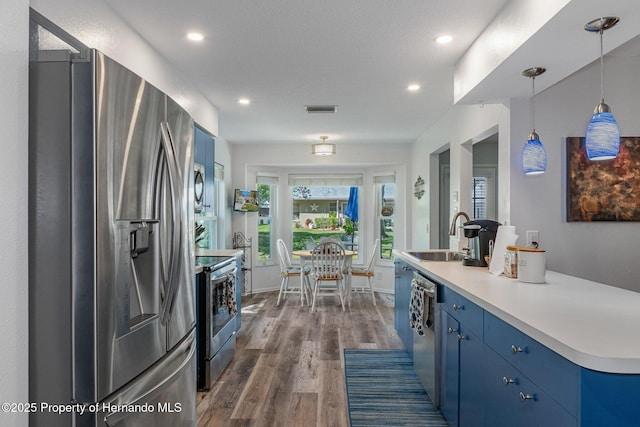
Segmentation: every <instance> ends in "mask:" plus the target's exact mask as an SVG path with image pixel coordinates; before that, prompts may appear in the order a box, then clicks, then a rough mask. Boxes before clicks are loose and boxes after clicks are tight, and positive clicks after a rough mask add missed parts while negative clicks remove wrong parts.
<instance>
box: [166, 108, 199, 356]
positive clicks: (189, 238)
mask: <svg viewBox="0 0 640 427" xmlns="http://www.w3.org/2000/svg"><path fill="white" fill-rule="evenodd" d="M166 118H167V120H166V126H167V131H168V133H169V135H170V138H171V142H172V144H173V147H174V150H175V158H176V163H177V167H178V171H179V176H178V182H177V184H178V185H179V186H180V192H181V193H182V200H181V201H180V207H181V221H182V224H183V226H182V227H181V233H182V236H181V239H180V241H181V242H182V247H181V250H180V253H179V256H180V257H181V259H180V260H179V262H178V265H177V266H178V272H177V279H178V281H177V283H176V284H175V285H176V289H175V292H174V294H173V301H171V305H170V313H168V314H170V316H169V317H168V323H167V349H171V348H173V347H174V346H175V345H176V344H177V343H178V341H180V340H181V339H182V337H184V336H185V334H186V333H187V332H188V331H189V330H191V329H192V328H193V327H194V326H195V324H196V303H195V292H196V285H195V275H194V272H193V266H194V265H195V253H194V250H195V242H194V237H193V234H194V227H195V223H194V214H193V206H194V191H193V185H194V180H193V150H194V143H193V137H194V136H193V135H194V125H193V119H192V118H191V117H190V116H189V115H188V114H187V112H186V111H185V110H183V109H182V108H181V107H180V106H179V105H178V104H177V103H176V102H175V101H173V100H172V99H171V98H169V97H167V116H166Z"/></svg>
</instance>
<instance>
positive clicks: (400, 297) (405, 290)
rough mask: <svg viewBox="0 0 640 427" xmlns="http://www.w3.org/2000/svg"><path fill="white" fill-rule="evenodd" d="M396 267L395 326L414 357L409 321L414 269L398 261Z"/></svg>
mask: <svg viewBox="0 0 640 427" xmlns="http://www.w3.org/2000/svg"><path fill="white" fill-rule="evenodd" d="M394 267H395V306H394V326H395V328H396V332H398V336H399V337H400V340H401V341H402V343H403V344H404V347H405V348H406V349H407V352H408V353H409V356H411V357H413V330H412V329H411V324H410V321H409V301H410V299H411V281H412V280H413V272H414V269H413V268H411V267H409V265H408V264H407V263H405V262H402V261H396V262H395V264H394Z"/></svg>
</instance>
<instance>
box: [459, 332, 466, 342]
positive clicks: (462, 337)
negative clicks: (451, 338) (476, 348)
mask: <svg viewBox="0 0 640 427" xmlns="http://www.w3.org/2000/svg"><path fill="white" fill-rule="evenodd" d="M466 339H467V337H465V336H464V335H460V334H458V341H462V340H466Z"/></svg>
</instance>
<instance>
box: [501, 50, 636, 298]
mask: <svg viewBox="0 0 640 427" xmlns="http://www.w3.org/2000/svg"><path fill="white" fill-rule="evenodd" d="M639 69H640V58H638V57H635V58H624V57H617V56H613V57H606V58H605V79H606V80H605V100H606V102H607V104H609V106H610V107H611V109H612V111H613V114H614V116H615V117H616V120H617V122H618V125H619V127H620V133H621V135H623V136H638V135H640V120H638V117H639V116H640V101H639V100H640V85H638V77H637V70H639ZM540 78H544V76H543V77H540ZM599 98H600V67H599V62H598V61H596V63H594V64H592V65H590V66H589V67H586V68H584V69H582V70H581V71H579V72H577V73H576V74H574V75H573V76H571V77H569V78H567V79H565V80H563V81H562V82H560V83H558V84H556V85H555V86H552V87H550V88H549V89H547V90H545V91H544V92H542V93H540V94H538V96H537V97H536V131H537V133H538V134H539V135H540V138H541V140H542V142H543V144H544V146H545V148H546V150H547V156H548V159H549V162H548V167H547V172H546V173H545V174H544V175H540V176H534V177H529V176H525V175H523V174H522V173H513V174H512V186H513V191H512V192H511V206H512V214H511V217H512V219H513V223H514V225H516V226H517V230H518V234H520V235H521V236H523V237H524V233H525V231H526V230H539V231H540V243H541V245H542V247H543V248H545V249H546V250H547V264H548V268H549V269H551V270H556V271H560V272H563V273H567V274H570V275H573V276H578V277H583V278H587V279H591V280H594V281H597V282H601V283H606V284H610V285H614V286H619V287H622V288H626V289H632V290H635V291H638V292H640V281H639V280H638V273H639V271H640V270H638V260H640V225H639V224H638V223H637V222H636V223H632V222H626V223H625V222H593V223H586V222H570V223H568V222H566V210H565V203H566V192H565V185H566V184H565V182H566V178H565V175H566V164H565V162H566V157H565V138H566V137H567V136H584V132H585V129H586V127H587V123H588V121H589V119H590V118H591V114H592V113H593V108H594V107H595V106H596V104H597V103H598V102H599ZM521 104H524V105H521V106H520V107H521V108H519V109H518V111H516V109H512V117H513V118H514V120H513V124H514V128H513V135H514V137H513V143H512V156H511V164H512V169H513V170H514V171H516V170H517V168H518V167H519V165H520V163H519V161H520V159H519V155H520V151H521V150H522V145H523V144H524V142H525V138H526V136H527V135H528V133H529V132H530V130H529V129H528V127H527V126H529V121H528V119H525V118H523V116H524V117H527V114H528V111H529V110H528V106H527V105H526V104H527V103H526V102H524V103H521ZM518 116H520V118H521V119H520V120H517V117H518ZM516 121H519V123H517V124H516V123H515V122H516ZM516 135H518V136H520V138H516Z"/></svg>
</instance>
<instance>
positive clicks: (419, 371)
mask: <svg viewBox="0 0 640 427" xmlns="http://www.w3.org/2000/svg"><path fill="white" fill-rule="evenodd" d="M413 284H416V285H418V286H419V287H422V288H423V292H424V294H423V295H424V313H423V317H424V326H423V329H422V330H423V332H424V334H423V335H418V333H416V332H415V330H414V332H413V369H414V370H415V372H416V375H417V376H418V378H420V382H421V383H422V386H423V387H424V389H425V390H426V391H427V394H428V395H429V397H430V398H431V401H432V402H433V404H434V405H435V406H436V407H438V408H439V407H440V357H439V355H440V337H439V335H440V334H439V332H438V330H439V327H438V322H439V319H440V312H439V307H438V304H437V302H438V287H439V286H440V285H439V284H437V283H435V282H433V281H431V280H430V279H428V278H427V277H424V276H423V275H421V274H420V273H418V272H414V273H413V282H412V286H413Z"/></svg>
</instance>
